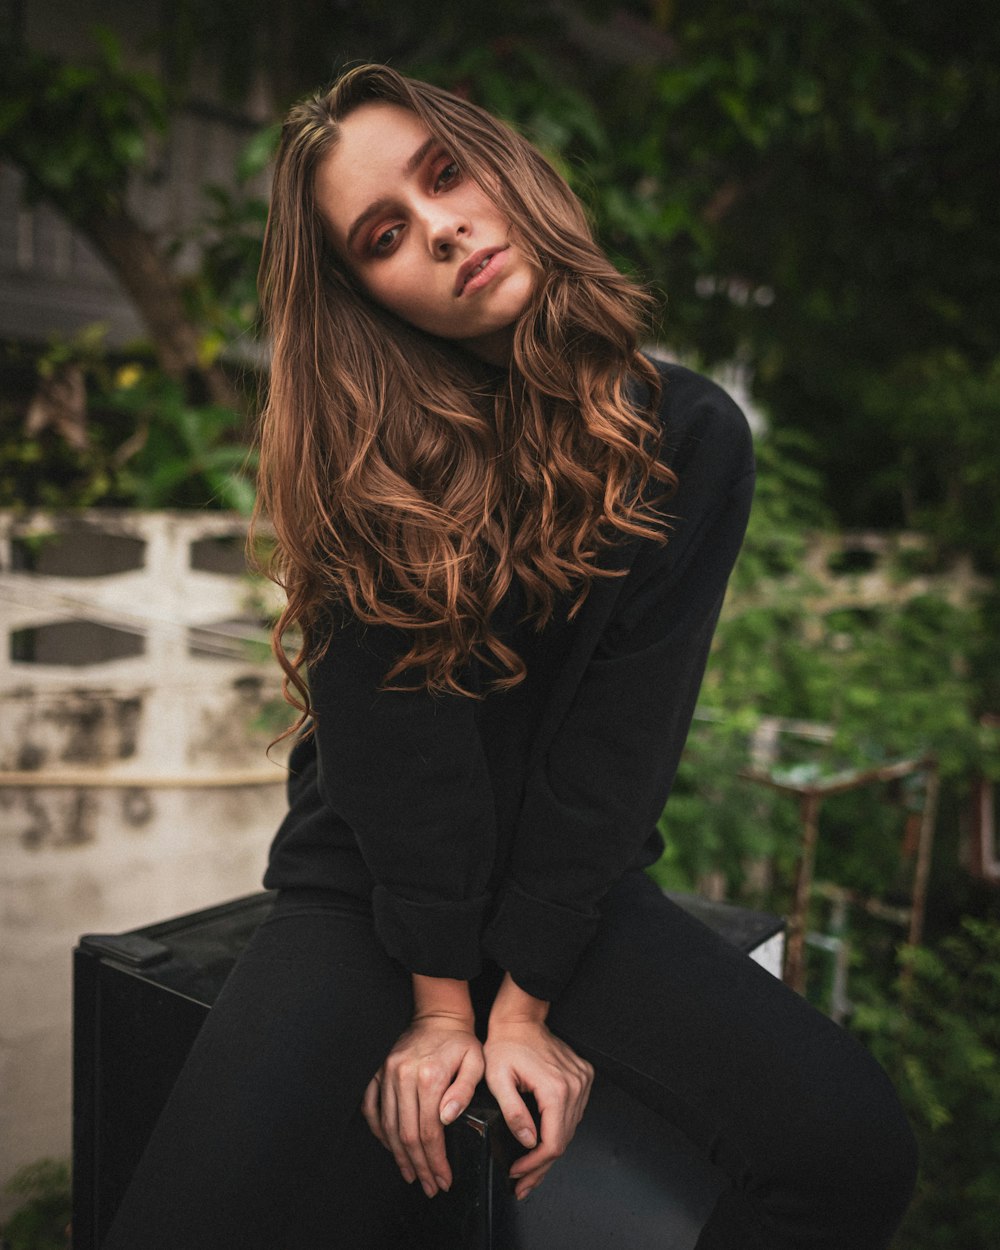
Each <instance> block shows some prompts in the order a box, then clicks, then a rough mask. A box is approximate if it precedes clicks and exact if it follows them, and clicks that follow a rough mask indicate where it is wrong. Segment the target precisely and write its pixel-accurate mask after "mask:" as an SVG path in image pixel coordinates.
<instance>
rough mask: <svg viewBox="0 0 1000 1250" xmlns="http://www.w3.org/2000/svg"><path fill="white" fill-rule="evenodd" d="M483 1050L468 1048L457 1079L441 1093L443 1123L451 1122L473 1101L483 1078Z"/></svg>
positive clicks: (456, 1075)
mask: <svg viewBox="0 0 1000 1250" xmlns="http://www.w3.org/2000/svg"><path fill="white" fill-rule="evenodd" d="M484 1070H485V1064H484V1063H483V1057H482V1052H477V1051H475V1050H468V1051H466V1053H465V1056H464V1058H463V1059H462V1062H461V1065H460V1066H459V1069H458V1072H457V1073H456V1074H455V1079H454V1081H452V1083H451V1084H450V1085H449V1086H448V1088H447V1089H446V1090H445V1091H444V1093H443V1094H442V1095H441V1112H440V1115H441V1123H442V1124H451V1123H452V1122H453V1121H454V1120H457V1119H458V1117H459V1116H460V1115H461V1114H462V1112H463V1111H464V1110H465V1108H466V1107H467V1106H468V1105H469V1103H470V1102H472V1095H473V1094H474V1093H475V1092H476V1086H477V1085H478V1084H479V1082H480V1081H481V1080H482V1079H483V1071H484Z"/></svg>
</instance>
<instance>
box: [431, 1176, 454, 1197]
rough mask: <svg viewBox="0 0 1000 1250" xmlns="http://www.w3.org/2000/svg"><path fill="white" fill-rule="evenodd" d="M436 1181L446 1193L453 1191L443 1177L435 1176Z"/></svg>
mask: <svg viewBox="0 0 1000 1250" xmlns="http://www.w3.org/2000/svg"><path fill="white" fill-rule="evenodd" d="M434 1179H435V1180H436V1181H437V1183H438V1185H439V1187H440V1188H441V1189H443V1190H444V1192H445V1193H447V1192H448V1190H449V1189H451V1183H450V1182H449V1181H446V1180H445V1179H444V1178H443V1177H441V1176H435V1177H434Z"/></svg>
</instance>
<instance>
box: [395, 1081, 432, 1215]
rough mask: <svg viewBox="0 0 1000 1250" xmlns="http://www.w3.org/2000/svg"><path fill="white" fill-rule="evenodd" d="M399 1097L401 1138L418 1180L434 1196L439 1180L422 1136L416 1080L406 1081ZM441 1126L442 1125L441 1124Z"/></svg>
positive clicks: (425, 1191)
mask: <svg viewBox="0 0 1000 1250" xmlns="http://www.w3.org/2000/svg"><path fill="white" fill-rule="evenodd" d="M398 1099H399V1140H400V1143H401V1145H402V1147H403V1150H404V1151H405V1152H406V1156H407V1159H408V1160H409V1162H410V1166H411V1167H412V1168H413V1170H414V1171H415V1172H416V1174H417V1180H419V1181H420V1184H421V1185H422V1186H423V1190H424V1193H425V1194H426V1195H427V1197H428V1198H433V1197H434V1195H435V1194H436V1193H437V1191H438V1184H437V1181H436V1180H435V1179H434V1174H433V1172H432V1171H431V1167H430V1164H429V1163H428V1162H427V1156H426V1155H425V1154H424V1145H423V1142H422V1140H421V1137H420V1106H419V1103H418V1099H417V1089H416V1082H414V1081H412V1080H408V1081H404V1082H403V1083H402V1084H401V1085H400V1088H399V1091H398ZM439 1127H440V1126H439Z"/></svg>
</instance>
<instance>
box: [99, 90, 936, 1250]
mask: <svg viewBox="0 0 1000 1250" xmlns="http://www.w3.org/2000/svg"><path fill="white" fill-rule="evenodd" d="M262 296H263V302H264V308H265V312H266V315H267V318H268V322H269V325H270V329H271V332H272V338H273V360H272V374H271V387H270V397H269V402H268V407H267V411H266V414H265V419H264V423H263V432H262V445H261V464H262V469H261V488H262V489H261V498H262V503H263V506H264V507H265V508H266V510H267V512H268V514H269V516H270V518H271V520H272V522H273V524H274V527H275V530H276V533H277V539H278V566H277V573H276V576H277V578H278V579H279V580H280V581H281V583H282V585H283V586H284V587H285V590H286V592H287V597H288V606H287V609H286V611H285V613H284V615H283V616H282V618H281V621H280V622H279V625H278V628H277V630H276V633H275V638H276V646H277V652H278V657H279V660H280V662H281V664H282V666H283V668H284V670H285V674H286V690H287V689H290V690H291V691H292V692H293V693H292V695H291V697H292V698H293V701H295V702H296V704H297V706H298V707H299V708H300V710H301V712H302V717H301V719H300V721H299V727H300V728H302V729H303V732H302V733H301V734H300V736H299V738H298V740H297V742H296V745H295V747H294V749H293V752H292V756H291V781H290V810H289V814H288V816H287V818H286V820H285V821H284V823H283V825H282V827H281V829H280V830H279V832H278V835H277V837H276V839H275V842H274V845H273V847H272V851H271V858H270V863H269V866H268V869H267V873H266V876H265V884H266V885H267V886H269V887H273V888H275V889H277V890H278V891H279V894H278V899H277V902H276V905H275V910H274V913H273V915H272V916H271V917H270V918H269V919H268V920H267V921H266V922H265V923H264V925H262V926H261V929H260V930H259V931H258V933H257V934H256V936H255V938H254V939H253V941H252V943H251V945H250V946H249V948H248V950H247V951H246V953H245V954H244V956H243V957H242V959H241V960H240V962H239V964H238V965H237V967H236V969H235V971H234V973H233V974H232V976H231V978H230V980H229V982H228V983H227V985H226V987H225V989H224V990H223V993H222V995H221V997H220V999H219V1001H218V1003H217V1004H216V1006H215V1008H214V1009H213V1011H212V1013H211V1015H210V1017H209V1020H208V1023H207V1024H206V1026H205V1028H204V1030H203V1031H202V1034H201V1036H200V1037H199V1040H198V1043H197V1045H196V1047H195V1049H194V1051H193V1053H192V1055H191V1058H190V1060H189V1062H188V1065H187V1067H186V1068H185V1071H184V1074H183V1076H182V1078H181V1080H180V1081H179V1083H178V1086H177V1088H176V1089H175V1091H174V1094H173V1096H172V1099H171V1101H170V1104H169V1105H168V1108H167V1111H166V1112H165V1114H164V1116H163V1118H162V1120H161V1122H160V1125H159V1126H158V1129H157V1132H156V1134H155V1135H154V1138H153V1141H152V1142H151V1145H150V1147H149V1149H148V1150H147V1152H146V1155H145V1157H144V1159H143V1163H142V1165H141V1167H140V1169H139V1174H138V1176H137V1178H136V1180H135V1181H134V1183H133V1185H132V1188H131V1190H130V1192H129V1194H128V1196H127V1198H126V1201H125V1204H124V1206H123V1209H122V1211H121V1212H120V1214H119V1218H118V1221H117V1222H116V1225H115V1228H114V1230H113V1232H112V1235H111V1238H110V1240H109V1242H108V1245H109V1246H110V1247H112V1248H113V1250H119V1248H121V1247H126V1246H130V1247H138V1246H140V1245H141V1246H143V1247H155V1246H161V1245H162V1246H168V1245H169V1246H174V1247H184V1250H195V1248H197V1247H223V1246H233V1247H236V1246H239V1247H242V1248H244V1250H246V1248H247V1247H257V1246H259V1247H264V1246H268V1247H270V1246H288V1247H296V1248H297V1250H309V1248H311V1247H317V1248H318V1247H320V1246H327V1245H345V1246H359V1247H360V1246H373V1247H374V1246H383V1245H385V1246H394V1245H400V1246H402V1245H407V1244H410V1243H408V1241H407V1238H406V1236H405V1233H403V1232H402V1231H401V1230H403V1229H405V1227H406V1223H405V1220H406V1215H405V1212H406V1210H407V1209H408V1208H407V1207H406V1205H405V1203H406V1202H407V1201H413V1200H416V1201H418V1202H425V1201H429V1200H430V1201H432V1200H433V1198H434V1197H435V1195H436V1194H437V1193H438V1192H439V1191H441V1190H447V1189H448V1188H449V1185H450V1183H451V1180H452V1175H451V1171H450V1168H449V1163H448V1160H447V1156H446V1153H445V1149H444V1137H443V1125H446V1124H447V1123H449V1122H451V1121H453V1120H454V1119H455V1118H456V1117H457V1116H458V1115H459V1114H460V1112H461V1111H462V1109H463V1108H464V1107H465V1106H466V1105H467V1104H468V1102H469V1100H470V1099H471V1097H472V1094H473V1091H474V1089H475V1087H476V1085H477V1083H478V1082H479V1081H480V1080H481V1079H485V1081H486V1083H487V1085H488V1086H489V1088H490V1089H491V1090H492V1091H493V1093H494V1094H495V1096H496V1098H497V1100H498V1103H499V1105H500V1108H501V1111H502V1113H503V1115H504V1118H505V1119H506V1122H507V1124H508V1125H509V1126H510V1129H511V1131H512V1132H513V1133H514V1134H515V1135H516V1136H517V1137H518V1138H519V1139H520V1140H521V1142H522V1143H523V1144H524V1146H525V1147H526V1148H527V1153H525V1155H524V1156H523V1157H522V1158H521V1159H519V1160H518V1162H517V1163H516V1164H515V1165H514V1167H513V1168H512V1172H511V1175H512V1178H513V1181H514V1185H515V1192H516V1194H517V1196H518V1197H519V1198H525V1197H526V1196H527V1195H528V1194H530V1193H531V1191H532V1190H533V1189H534V1188H535V1187H537V1186H538V1185H539V1184H540V1183H541V1182H542V1180H543V1178H544V1177H545V1174H546V1172H547V1171H548V1169H549V1168H550V1167H551V1166H552V1164H553V1162H554V1160H555V1159H556V1158H557V1157H558V1156H559V1155H560V1154H561V1153H562V1152H563V1150H564V1149H565V1147H566V1144H567V1143H568V1141H569V1140H570V1138H571V1137H572V1134H573V1132H574V1129H575V1128H576V1125H577V1124H578V1123H579V1121H580V1118H581V1116H582V1115H584V1114H585V1108H586V1102H587V1096H588V1092H589V1089H590V1083H591V1079H592V1076H593V1072H594V1069H595V1068H596V1069H599V1070H600V1071H601V1072H602V1073H603V1074H604V1075H605V1076H606V1077H607V1079H609V1080H611V1081H615V1082H618V1083H619V1084H621V1085H623V1086H624V1087H625V1088H626V1089H628V1090H629V1091H630V1092H631V1093H632V1094H634V1095H635V1096H636V1097H639V1098H640V1099H642V1100H643V1101H644V1102H645V1103H646V1104H647V1105H649V1106H650V1107H651V1108H653V1109H654V1110H655V1111H657V1112H658V1113H660V1114H662V1115H663V1116H664V1117H666V1118H668V1119H669V1120H670V1121H672V1122H673V1123H675V1124H677V1125H679V1126H680V1127H681V1128H682V1129H683V1131H684V1132H685V1133H687V1134H688V1135H689V1136H690V1137H691V1138H692V1140H693V1141H695V1142H696V1143H698V1144H699V1145H700V1146H701V1147H702V1148H703V1149H704V1150H705V1151H706V1152H708V1153H709V1154H710V1155H711V1157H712V1158H713V1160H714V1161H715V1162H716V1163H717V1164H718V1165H719V1166H720V1167H721V1168H722V1169H723V1170H724V1171H725V1172H727V1173H728V1175H729V1177H730V1180H731V1187H730V1188H729V1189H728V1190H727V1191H726V1192H725V1193H724V1194H723V1195H722V1197H721V1198H720V1200H719V1202H718V1204H717V1206H716V1208H715V1210H714V1211H713V1213H712V1216H711V1218H710V1219H709V1222H708V1224H707V1225H706V1227H705V1229H704V1231H703V1232H702V1234H701V1238H700V1240H699V1241H698V1246H699V1247H700V1248H701V1250H707V1248H709V1247H741V1250H746V1248H747V1247H751V1246H760V1247H768V1248H769V1250H783V1248H785V1247H788V1248H791V1247H796V1248H804V1247H842V1248H843V1250H867V1248H874V1247H883V1246H886V1245H887V1244H888V1242H889V1239H890V1237H891V1234H892V1231H893V1230H894V1228H895V1226H896V1224H897V1223H898V1220H899V1218H900V1216H901V1213H902V1211H903V1210H904V1208H905V1206H906V1203H907V1201H908V1198H909V1194H910V1191H911V1187H912V1179H913V1170H914V1157H913V1141H912V1137H911V1135H910V1133H909V1130H908V1127H907V1126H906V1123H905V1120H904V1119H903V1117H902V1114H901V1112H900V1109H899V1106H898V1103H897V1101H896V1099H895V1096H894V1094H893V1092H892V1090H891V1087H890V1085H889V1083H888V1080H887V1079H886V1077H885V1075H884V1073H883V1072H882V1071H881V1069H880V1068H878V1067H877V1065H876V1064H875V1063H874V1062H873V1061H872V1060H871V1059H870V1058H869V1057H868V1056H867V1054H866V1053H865V1052H864V1051H863V1050H862V1049H861V1048H860V1047H859V1046H857V1045H856V1044H855V1043H854V1042H853V1041H852V1040H851V1039H850V1038H848V1037H847V1036H846V1035H845V1034H844V1033H843V1032H842V1031H841V1030H839V1029H837V1028H836V1027H835V1026H833V1025H832V1024H830V1023H829V1022H828V1021H827V1020H826V1019H825V1018H823V1017H822V1016H820V1015H819V1014H818V1013H816V1012H814V1011H813V1010H812V1009H811V1008H810V1007H809V1006H808V1005H807V1004H805V1003H804V1002H803V1001H802V1000H801V999H799V998H798V997H797V996H796V995H794V994H792V993H791V992H790V991H788V990H787V989H786V988H785V987H784V986H782V985H781V984H780V983H779V982H778V981H777V980H775V979H774V978H772V977H770V976H769V975H768V974H767V973H765V972H763V971H761V970H760V969H759V968H758V967H756V965H754V964H753V963H752V962H751V961H749V960H747V959H746V958H745V957H743V956H741V955H739V954H737V953H736V952H735V951H733V950H732V949H730V948H729V947H728V946H726V945H725V944H724V943H722V942H720V941H719V940H718V939H716V938H715V937H714V936H713V935H712V934H710V933H709V932H708V931H706V930H705V929H703V927H702V926H700V925H699V924H697V923H696V922H695V921H693V920H691V919H689V918H688V917H687V916H686V915H685V914H684V913H683V912H681V911H679V910H678V909H677V908H676V907H675V906H673V905H672V904H671V903H669V902H668V901H667V900H666V899H664V898H663V897H662V896H661V894H660V893H659V891H658V890H657V889H656V888H655V887H654V886H653V885H652V884H651V882H650V881H649V880H648V879H647V878H646V877H645V875H644V873H643V871H642V870H643V868H644V867H645V866H648V865H649V864H650V863H651V862H653V860H654V859H655V858H656V856H657V854H658V853H659V850H660V849H661V844H660V843H659V842H658V839H657V835H656V834H655V832H654V827H655V824H656V820H657V817H658V814H659V812H660V810H661V809H662V807H663V804H664V802H665V800H666V797H667V793H668V791H669V789H670V785H671V782H672V779H673V775H674V771H675V768H676V765H677V760H678V757H679V755H680V752H681V749H682V746H683V743H684V738H685V735H686V733H687V729H688V725H689V721H690V717H691V714H692V710H693V706H694V702H695V698H696V694H697V690H698V686H699V683H700V680H701V675H702V670H703V667H704V663H705V658H706V654H707V651H708V647H709V642H710V639H711V635H712V631H713V628H714V625H715V620H716V617H717V614H718V610H719V607H720V604H721V600H722V596H723V593H724V590H725V584H726V580H727V578H728V575H729V571H730V568H731V566H732V563H733V561H734V559H735V557H736V553H737V551H738V548H739V545H740V542H741V539H742V535H743V530H744V527H745V523H746V517H747V513H748V509H749V503H750V497H751V493H752V485H753V460H752V451H751V444H750V439H749V436H748V432H747V428H746V423H745V421H744V420H743V418H742V416H741V415H740V414H739V412H738V410H737V409H736V408H735V407H734V405H733V404H732V403H731V401H730V400H729V399H728V398H727V397H726V396H725V395H724V394H723V393H722V392H721V391H720V390H719V389H718V388H716V387H715V386H714V385H712V384H710V383H708V382H707V381H705V380H704V379H701V378H698V377H697V376H696V375H694V374H692V373H690V372H688V371H686V370H684V369H680V368H677V367H665V368H660V367H654V366H653V364H652V363H651V362H650V361H649V360H647V359H646V358H645V357H643V356H642V355H640V354H639V352H638V351H637V347H636V344H637V335H638V332H639V326H640V314H641V312H642V311H643V297H642V296H641V294H640V293H639V292H638V291H637V290H636V288H635V287H634V286H633V285H632V284H631V283H630V282H628V281H627V280H626V279H625V278H623V277H622V276H621V275H620V274H618V273H617V272H616V271H615V270H614V269H613V268H612V267H611V266H610V264H609V263H608V261H607V260H606V258H605V257H604V256H603V255H602V253H601V252H600V251H599V249H598V248H597V247H596V245H595V244H594V242H593V240H592V238H591V235H590V232H589V230H588V227H587V224H586V221H585V219H584V216H583V214H582V212H581V210H580V207H579V205H578V203H577V201H576V200H575V198H574V197H573V195H572V193H571V192H570V191H569V189H568V188H567V187H566V185H565V184H564V183H563V181H562V180H561V179H560V178H559V177H558V176H557V175H556V174H555V173H554V171H553V170H552V169H551V168H550V167H549V166H548V164H547V163H546V162H545V161H544V160H543V158H542V157H541V156H540V155H539V154H538V153H537V152H536V151H535V150H534V149H533V148H532V147H531V146H530V145H529V144H527V143H526V142H525V141H524V140H522V139H521V138H519V137H518V136H516V135H515V134H514V133H513V132H511V131H510V130H509V129H507V128H506V127H505V126H503V125H502V124H501V123H499V122H498V121H496V120H495V119H493V118H492V117H490V116H489V115H487V114H485V113H484V112H482V111H481V110H480V109H478V108H476V107H474V106H473V105H471V104H469V103H467V102H465V101H463V100H460V99H458V98H456V97H454V96H451V95H449V94H447V93H445V92H443V91H440V90H438V89H436V88H433V87H430V86H428V85H426V84H422V83H417V82H412V81H409V80H406V79H404V78H402V77H400V76H399V75H398V74H396V73H395V72H394V71H392V70H389V69H387V68H384V67H377V66H375V67H372V66H368V67H362V68H359V69H354V70H352V71H350V72H349V73H348V74H346V75H345V76H344V77H343V78H342V79H341V80H340V81H339V82H338V83H337V84H336V85H335V86H334V87H333V88H332V89H331V90H330V91H329V92H328V93H326V94H325V95H323V96H320V97H317V98H316V99H314V100H310V101H308V102H306V103H304V104H301V105H299V106H297V107H296V108H295V109H293V110H292V112H291V114H290V116H289V118H288V120H287V122H286V124H285V128H284V132H283V136H282V142H281V148H280V151H279V155H278V160H277V167H276V171H275V178H274V189H273V197H272V207H271V215H270V219H269V223H268V229H267V237H266V241H265V249H264V260H263V265H262ZM664 496H666V503H665V504H664ZM291 627H296V628H297V629H298V631H299V635H300V639H301V647H300V648H299V649H298V650H297V653H296V654H295V655H293V656H290V655H288V654H287V653H286V651H285V649H284V639H285V637H286V634H287V632H288V630H289V629H290V628H291ZM306 669H308V681H307V675H306ZM477 1029H478V1031H477ZM776 1073H779V1074H780V1076H776ZM529 1096H530V1097H532V1098H534V1100H535V1102H536V1104H537V1108H538V1111H539V1113H540V1121H539V1124H538V1125H537V1126H536V1122H535V1120H534V1119H533V1118H532V1114H531V1112H530V1110H529V1106H528V1105H527V1103H526V1101H525V1099H526V1097H529ZM376 1142H377V1143H378V1144H377V1145H376V1144H375V1143H376ZM383 1147H385V1148H386V1150H383V1149H382V1148H383ZM373 1149H374V1152H375V1153H374V1154H373V1153H372V1151H373ZM386 1167H389V1168H390V1173H389V1174H387V1175H386V1177H385V1178H384V1182H383V1184H384V1192H385V1193H386V1195H387V1201H386V1203H385V1204H380V1209H379V1211H378V1212H373V1211H371V1210H366V1211H358V1210H356V1209H355V1207H356V1205H357V1204H354V1203H352V1195H353V1192H354V1189H355V1184H356V1178H357V1177H358V1175H359V1174H360V1173H361V1172H362V1171H363V1170H368V1169H373V1168H374V1169H378V1168H383V1169H384V1168H386ZM421 1192H422V1194H423V1195H425V1197H421V1196H420V1195H421ZM403 1195H406V1196H407V1197H405V1198H404V1197H403ZM414 1195H416V1198H415V1199H414ZM400 1212H402V1213H403V1214H402V1215H400V1214H399V1213H400Z"/></svg>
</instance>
